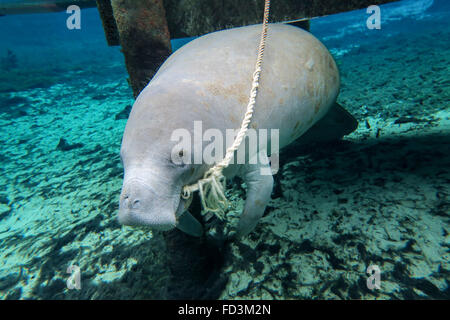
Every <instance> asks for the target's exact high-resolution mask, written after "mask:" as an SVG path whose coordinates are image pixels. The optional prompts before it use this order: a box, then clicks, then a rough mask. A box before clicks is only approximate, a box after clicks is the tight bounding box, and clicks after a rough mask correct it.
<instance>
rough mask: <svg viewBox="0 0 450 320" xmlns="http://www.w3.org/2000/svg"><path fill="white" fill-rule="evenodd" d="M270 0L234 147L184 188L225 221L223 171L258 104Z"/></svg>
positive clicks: (266, 4)
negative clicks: (246, 103) (194, 193)
mask: <svg viewBox="0 0 450 320" xmlns="http://www.w3.org/2000/svg"><path fill="white" fill-rule="evenodd" d="M269 9H270V0H265V5H264V20H263V25H262V32H261V39H260V43H259V50H258V57H257V59H256V66H255V72H254V73H253V83H252V89H251V91H250V99H249V102H248V105H247V112H246V113H245V115H244V119H243V120H242V124H241V128H240V130H239V132H238V134H237V136H236V139H235V140H234V142H233V145H232V146H231V147H229V148H228V149H227V152H226V154H225V157H224V158H223V160H222V161H220V162H219V163H217V164H216V165H215V166H214V167H212V168H210V169H209V170H208V171H206V173H205V174H204V176H203V179H200V180H199V181H198V182H197V183H194V184H192V185H189V186H188V185H186V186H184V187H183V191H182V195H181V196H182V197H183V198H184V199H189V198H191V197H192V193H193V192H195V191H199V194H200V199H201V202H202V207H203V209H204V210H205V211H211V212H214V213H216V215H218V217H219V218H221V219H223V210H224V208H225V207H226V206H227V198H226V196H225V186H226V180H225V176H224V175H223V173H222V172H223V170H224V169H225V168H226V167H228V165H229V164H230V162H231V160H232V158H233V155H234V152H235V151H236V150H237V149H238V148H239V146H240V145H241V143H242V140H243V139H244V137H245V135H246V133H247V130H248V127H249V124H250V121H251V119H252V116H253V110H254V108H255V104H256V95H257V93H258V88H259V76H260V73H261V64H262V58H263V54H264V48H265V45H266V38H267V24H268V21H269Z"/></svg>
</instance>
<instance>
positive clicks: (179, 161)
mask: <svg viewBox="0 0 450 320" xmlns="http://www.w3.org/2000/svg"><path fill="white" fill-rule="evenodd" d="M186 156H187V152H186V151H185V150H184V149H176V150H172V156H171V159H170V160H171V161H170V162H171V163H172V164H174V165H176V166H178V167H184V166H185V165H186V159H185V158H186Z"/></svg>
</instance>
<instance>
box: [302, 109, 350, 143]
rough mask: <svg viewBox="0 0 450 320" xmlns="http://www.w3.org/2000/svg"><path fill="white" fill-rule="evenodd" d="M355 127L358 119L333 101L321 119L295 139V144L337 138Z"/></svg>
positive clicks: (327, 140)
mask: <svg viewBox="0 0 450 320" xmlns="http://www.w3.org/2000/svg"><path fill="white" fill-rule="evenodd" d="M357 127H358V121H356V119H355V118H354V117H353V116H352V115H351V114H350V113H349V112H348V111H347V110H345V109H344V108H342V107H341V106H340V105H339V104H338V103H335V104H334V106H332V107H331V108H330V111H328V113H327V114H325V116H324V117H323V118H322V119H320V120H319V121H318V122H317V123H316V124H314V125H313V126H312V127H311V128H310V129H309V130H308V131H306V132H305V133H304V134H303V135H302V136H301V137H300V138H299V139H297V140H296V141H295V144H296V145H298V144H301V145H304V144H309V143H313V142H330V141H335V140H339V139H341V138H342V137H343V136H345V135H347V134H350V133H352V132H353V131H355V130H356V128H357Z"/></svg>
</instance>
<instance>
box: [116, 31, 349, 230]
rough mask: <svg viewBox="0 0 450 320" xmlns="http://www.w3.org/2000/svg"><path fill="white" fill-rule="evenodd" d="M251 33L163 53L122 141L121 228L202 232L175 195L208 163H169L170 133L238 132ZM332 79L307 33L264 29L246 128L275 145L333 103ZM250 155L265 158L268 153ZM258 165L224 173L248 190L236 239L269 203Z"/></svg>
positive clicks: (334, 73)
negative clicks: (197, 126)
mask: <svg viewBox="0 0 450 320" xmlns="http://www.w3.org/2000/svg"><path fill="white" fill-rule="evenodd" d="M260 33H261V25H254V26H248V27H242V28H235V29H230V30H225V31H220V32H215V33H211V34H208V35H205V36H203V37H200V38H198V39H196V40H194V41H192V42H190V43H188V44H187V45H185V46H184V47H182V48H181V49H179V50H178V51H176V52H175V53H174V54H172V55H171V56H170V57H169V58H168V59H167V61H166V62H165V63H164V64H163V65H162V66H161V68H160V70H159V71H158V73H157V74H156V75H155V77H154V78H153V79H152V80H151V82H150V83H149V84H148V85H147V87H146V88H145V89H144V90H143V91H142V92H141V94H140V95H139V97H138V98H137V100H136V102H135V104H134V106H133V108H132V110H131V113H130V117H129V119H128V122H127V125H126V128H125V132H124V135H123V140H122V147H121V158H122V161H123V165H124V169H125V177H124V182H123V188H122V193H121V196H120V210H119V221H120V222H121V223H123V224H127V225H148V226H151V227H154V228H156V229H159V230H169V229H172V228H174V227H176V226H178V227H180V229H182V230H183V231H185V232H188V233H190V234H193V235H200V234H201V228H200V227H199V224H198V222H197V221H196V220H195V219H193V218H192V217H191V216H190V215H189V214H188V213H184V214H183V212H184V206H185V203H184V201H183V200H182V201H180V194H181V190H182V187H183V186H184V185H186V184H192V183H195V182H196V181H197V180H198V179H200V178H201V177H202V176H203V174H204V173H205V171H206V170H207V169H208V168H209V167H210V166H209V165H206V164H203V165H194V164H184V165H177V164H174V163H173V162H172V160H171V159H172V157H171V154H172V152H180V151H181V150H175V151H174V150H173V148H174V146H176V145H177V141H171V135H172V133H173V132H174V130H175V129H178V128H185V129H188V130H189V131H190V132H192V131H193V127H194V121H202V126H203V128H202V129H203V132H205V131H206V130H207V129H209V128H216V129H219V130H220V131H222V132H223V136H224V137H225V130H226V129H238V128H240V126H241V121H242V119H243V117H244V113H245V111H246V107H247V104H248V99H249V93H250V89H251V85H252V83H251V82H252V74H253V72H254V68H255V61H256V57H257V50H258V45H259V39H260ZM339 81H340V80H339V72H338V69H337V67H336V63H335V61H334V60H333V58H332V57H331V55H330V53H329V52H328V50H327V49H326V48H325V47H324V45H323V44H322V43H320V42H319V41H318V40H317V39H316V38H314V37H313V36H312V35H311V34H310V33H308V32H306V31H304V30H302V29H299V28H296V27H292V26H288V25H282V24H270V25H269V31H268V38H267V43H266V48H265V52H264V60H263V66H262V73H261V79H260V88H259V92H258V97H257V103H256V106H255V112H254V115H253V118H252V121H251V127H252V128H255V129H261V128H264V129H279V130H280V132H279V139H280V140H279V143H280V148H282V147H283V146H285V145H287V144H289V143H291V142H292V141H293V140H295V139H296V138H298V137H300V136H301V135H302V134H303V133H305V132H306V131H307V130H308V129H309V128H310V127H311V126H313V125H314V124H315V123H316V122H317V121H318V120H320V119H321V118H322V117H323V116H324V115H325V114H326V113H327V112H328V110H329V109H330V108H331V106H332V105H334V103H335V100H336V97H337V95H338V92H339ZM269 137H270V135H269ZM208 143H209V142H203V145H202V146H201V147H205V146H206V145H207V144H208ZM227 143H228V145H229V144H231V143H232V141H231V142H230V141H227ZM197 147H198V146H197ZM194 148H195V147H194V146H192V148H191V151H192V150H195V149H194ZM263 148H264V147H263ZM259 151H260V152H262V153H264V154H267V150H259ZM183 152H184V156H188V157H190V158H192V155H191V154H189V155H186V154H185V153H186V152H187V150H183ZM249 156H250V157H251V156H254V155H249ZM261 166H263V164H257V165H248V164H244V165H231V166H230V167H229V168H227V170H226V175H227V176H228V177H231V176H233V175H235V174H239V175H240V176H242V178H243V179H244V181H245V182H246V184H247V186H248V191H247V199H246V204H245V208H244V211H243V213H242V216H241V220H240V223H239V225H238V231H237V232H238V233H237V235H238V236H244V235H246V234H248V233H249V232H251V231H252V230H253V228H254V227H255V226H256V224H257V221H258V219H259V218H260V217H261V216H262V214H263V213H264V209H265V207H266V205H267V202H268V200H269V199H270V194H271V191H272V186H273V178H272V176H271V175H261V174H260V168H261Z"/></svg>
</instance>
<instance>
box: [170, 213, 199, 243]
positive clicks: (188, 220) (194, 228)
mask: <svg viewBox="0 0 450 320" xmlns="http://www.w3.org/2000/svg"><path fill="white" fill-rule="evenodd" d="M176 227H177V228H178V229H180V230H181V231H183V232H184V233H187V234H188V235H190V236H193V237H201V236H202V235H203V227H202V225H201V223H200V222H198V220H197V219H195V218H194V216H193V215H192V214H190V213H189V211H185V212H183V213H182V214H181V216H180V217H178V223H177V226H176Z"/></svg>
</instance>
